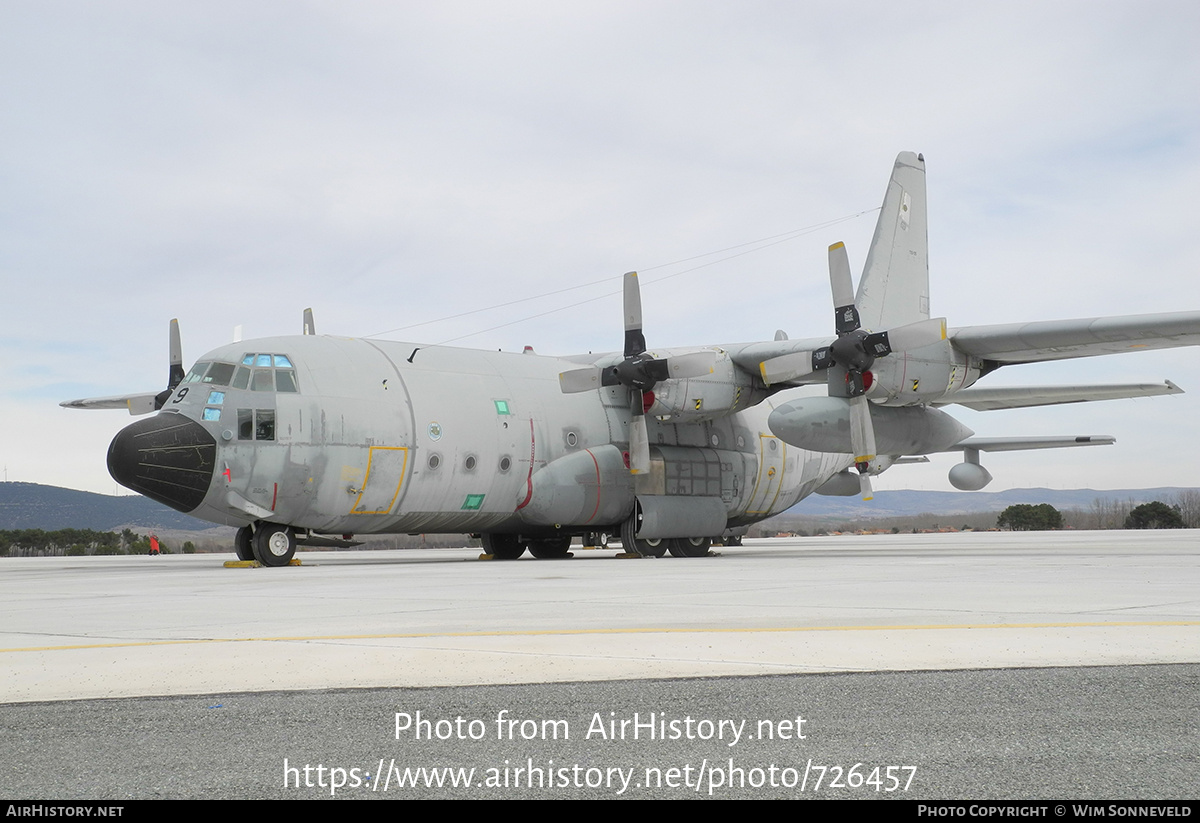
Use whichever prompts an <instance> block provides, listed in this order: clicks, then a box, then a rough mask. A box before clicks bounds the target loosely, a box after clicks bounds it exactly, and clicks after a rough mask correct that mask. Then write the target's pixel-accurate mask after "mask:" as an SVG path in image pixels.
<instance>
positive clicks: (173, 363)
mask: <svg viewBox="0 0 1200 823" xmlns="http://www.w3.org/2000/svg"><path fill="white" fill-rule="evenodd" d="M167 360H168V361H169V364H168V369H167V387H166V388H165V389H163V390H162V391H160V392H159V393H158V394H156V395H154V411H158V410H159V409H161V408H162V407H163V406H164V405H165V404H166V402H167V399H168V398H170V396H171V393H172V392H174V391H175V387H176V386H178V385H179V384H180V383H182V382H183V378H184V372H183V344H182V343H181V342H180V340H179V320H178V319H175V320H172V321H171V330H170V333H169V334H168V335H167ZM148 411H150V410H149V409H141V410H140V411H134V407H133V405H130V406H129V413H130V414H145V413H146V412H148Z"/></svg>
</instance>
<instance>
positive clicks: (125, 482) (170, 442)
mask: <svg viewBox="0 0 1200 823" xmlns="http://www.w3.org/2000/svg"><path fill="white" fill-rule="evenodd" d="M216 456H217V441H216V440H214V439H213V437H212V435H210V434H209V433H208V432H207V431H205V430H204V427H203V426H201V425H200V424H199V423H197V422H196V421H194V420H189V419H188V418H186V417H184V416H183V415H181V414H174V413H161V414H156V415H155V416H154V417H150V418H147V419H145V420H139V421H137V422H136V423H134V424H133V425H131V426H126V427H125V428H123V429H121V431H119V432H117V436H116V437H114V438H113V441H112V445H110V446H109V447H108V473H109V474H111V475H112V476H113V479H114V480H116V481H117V482H118V483H120V484H121V485H122V486H124V487H126V488H127V489H132V490H133V491H135V492H139V493H141V494H144V495H146V497H149V498H150V499H151V500H157V501H158V502H160V503H165V504H166V505H168V506H170V507H171V508H173V509H178V510H179V511H181V512H190V511H192V510H193V509H195V508H196V507H197V506H199V505H200V503H201V502H203V500H204V495H205V494H206V493H207V492H208V486H209V484H210V483H211V482H212V477H213V466H214V463H215V461H216Z"/></svg>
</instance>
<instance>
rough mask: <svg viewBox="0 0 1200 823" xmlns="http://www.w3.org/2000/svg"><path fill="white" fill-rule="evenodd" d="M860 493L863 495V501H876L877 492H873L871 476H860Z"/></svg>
mask: <svg viewBox="0 0 1200 823" xmlns="http://www.w3.org/2000/svg"><path fill="white" fill-rule="evenodd" d="M858 492H859V494H861V495H862V499H863V500H874V499H875V492H873V491H872V490H871V475H869V474H860V475H859V476H858Z"/></svg>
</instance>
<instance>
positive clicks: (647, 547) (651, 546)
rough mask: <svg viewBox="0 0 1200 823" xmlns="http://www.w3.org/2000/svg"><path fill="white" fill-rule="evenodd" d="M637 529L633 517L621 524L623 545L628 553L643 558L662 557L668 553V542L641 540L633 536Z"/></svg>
mask: <svg viewBox="0 0 1200 823" xmlns="http://www.w3.org/2000/svg"><path fill="white" fill-rule="evenodd" d="M636 529H637V526H636V524H635V522H634V519H633V517H630V518H629V519H628V520H626V521H625V522H624V523H622V524H621V545H622V546H624V547H625V551H626V553H629V554H640V555H641V556H642V557H662V556H663V555H664V554H666V553H667V543H668V541H667V540H664V539H662V538H657V537H656V538H654V539H651V540H644V539H643V540H639V539H638V538H636V537H634V536H633V535H634V533H635V531H636Z"/></svg>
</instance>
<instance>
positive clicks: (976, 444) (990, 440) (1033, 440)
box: [941, 434, 1117, 452]
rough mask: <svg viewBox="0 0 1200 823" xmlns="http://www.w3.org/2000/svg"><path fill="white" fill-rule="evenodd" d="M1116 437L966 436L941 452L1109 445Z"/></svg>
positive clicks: (1091, 435) (1097, 435) (1096, 435)
mask: <svg viewBox="0 0 1200 823" xmlns="http://www.w3.org/2000/svg"><path fill="white" fill-rule="evenodd" d="M1116 442H1117V438H1115V437H1113V436H1112V435H1111V434H1086V435H1078V436H1075V437H1072V436H1071V435H1065V436H1059V435H1042V436H1038V437H968V438H967V439H966V440H960V441H959V442H957V443H955V444H954V445H953V446H950V447H949V448H946V449H941V451H943V452H960V451H967V450H974V451H981V452H1020V451H1032V450H1034V449H1070V448H1075V447H1077V446H1111V445H1112V444H1113V443H1116Z"/></svg>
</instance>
